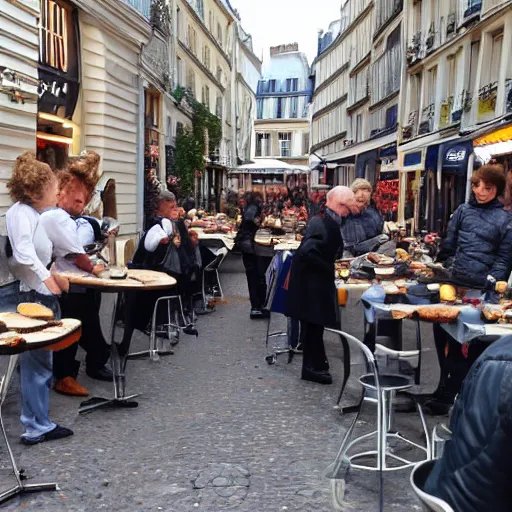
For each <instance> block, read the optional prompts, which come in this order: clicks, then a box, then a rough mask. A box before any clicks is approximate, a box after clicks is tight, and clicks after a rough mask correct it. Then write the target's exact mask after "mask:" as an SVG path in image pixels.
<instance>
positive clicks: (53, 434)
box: [21, 425, 73, 446]
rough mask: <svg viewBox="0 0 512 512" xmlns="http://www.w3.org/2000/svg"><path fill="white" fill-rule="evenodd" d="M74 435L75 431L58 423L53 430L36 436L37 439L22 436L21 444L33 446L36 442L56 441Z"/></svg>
mask: <svg viewBox="0 0 512 512" xmlns="http://www.w3.org/2000/svg"><path fill="white" fill-rule="evenodd" d="M72 435H73V431H72V430H71V429H69V428H66V427H61V426H60V425H57V426H56V427H55V428H54V429H53V430H50V432H47V433H46V434H43V435H42V436H39V437H36V438H35V439H28V438H26V437H22V438H21V444H24V445H26V446H32V445H34V444H39V443H44V442H45V441H55V440H56V439H64V438H65V437H69V436H72Z"/></svg>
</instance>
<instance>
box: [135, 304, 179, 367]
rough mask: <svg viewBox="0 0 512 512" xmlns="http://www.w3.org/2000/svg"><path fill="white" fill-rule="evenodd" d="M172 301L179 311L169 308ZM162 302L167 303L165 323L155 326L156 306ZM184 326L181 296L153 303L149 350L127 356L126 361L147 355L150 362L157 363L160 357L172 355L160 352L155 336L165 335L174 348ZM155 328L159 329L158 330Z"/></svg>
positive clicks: (167, 352) (160, 348)
mask: <svg viewBox="0 0 512 512" xmlns="http://www.w3.org/2000/svg"><path fill="white" fill-rule="evenodd" d="M172 301H177V302H178V305H179V309H177V308H171V302H172ZM162 302H166V303H167V323H166V324H163V325H160V326H157V325H156V316H157V313H158V306H159V304H160V303H162ZM173 316H174V318H173ZM180 316H181V319H180ZM180 321H181V322H182V325H180ZM186 325H187V322H186V320H185V314H184V312H183V303H182V301H181V295H169V296H166V297H160V298H158V299H157V301H156V302H155V307H154V308H153V316H152V318H151V331H150V333H149V349H148V350H142V351H140V352H133V353H131V354H128V359H135V358H139V357H144V356H147V355H149V357H150V359H151V360H152V361H158V360H159V359H160V356H161V355H169V354H172V351H164V350H162V347H158V346H157V345H158V337H157V334H166V335H167V339H168V340H169V342H170V343H171V345H172V346H176V345H177V344H178V343H179V341H180V331H181V329H182V328H183V327H186ZM157 327H160V329H158V328H157Z"/></svg>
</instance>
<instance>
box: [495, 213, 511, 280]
mask: <svg viewBox="0 0 512 512" xmlns="http://www.w3.org/2000/svg"><path fill="white" fill-rule="evenodd" d="M511 270H512V222H511V223H509V224H507V226H506V228H505V233H504V234H503V238H502V239H501V243H500V246H499V248H498V252H497V254H496V259H495V260H494V263H493V265H492V268H491V270H490V274H491V276H492V277H494V278H495V279H496V280H497V281H508V278H509V276H510V271H511Z"/></svg>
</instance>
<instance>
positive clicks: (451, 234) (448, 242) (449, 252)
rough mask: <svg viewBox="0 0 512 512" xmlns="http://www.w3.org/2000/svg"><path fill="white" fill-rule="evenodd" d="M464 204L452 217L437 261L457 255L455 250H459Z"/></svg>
mask: <svg viewBox="0 0 512 512" xmlns="http://www.w3.org/2000/svg"><path fill="white" fill-rule="evenodd" d="M462 207H463V205H462V206H459V208H457V210H455V213H454V214H453V217H452V218H451V219H450V222H449V223H448V231H447V233H446V237H445V238H444V240H443V241H442V243H441V250H440V251H439V255H438V256H437V261H439V262H441V263H443V262H445V261H446V260H447V259H448V258H451V257H452V256H455V252H456V251H457V245H458V241H459V227H460V226H459V224H460V222H461V220H462Z"/></svg>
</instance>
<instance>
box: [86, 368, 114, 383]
mask: <svg viewBox="0 0 512 512" xmlns="http://www.w3.org/2000/svg"><path fill="white" fill-rule="evenodd" d="M85 373H86V374H87V376H88V377H90V378H91V379H96V380H103V381H105V382H112V381H113V380H114V374H113V373H112V370H110V369H109V368H107V367H106V366H102V367H101V368H94V369H90V368H86V370H85Z"/></svg>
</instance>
